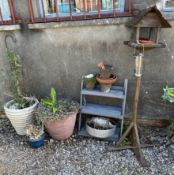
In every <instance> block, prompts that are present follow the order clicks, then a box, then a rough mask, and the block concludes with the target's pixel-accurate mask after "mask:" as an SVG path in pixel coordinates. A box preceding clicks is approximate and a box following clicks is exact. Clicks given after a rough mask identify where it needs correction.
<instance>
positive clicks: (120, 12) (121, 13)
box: [28, 0, 132, 23]
mask: <svg viewBox="0 0 174 175" xmlns="http://www.w3.org/2000/svg"><path fill="white" fill-rule="evenodd" d="M39 1H40V2H43V0H37V2H39ZM97 1H98V3H99V5H98V8H97V10H96V11H95V13H90V12H89V13H87V12H85V11H83V13H80V14H78V12H74V13H73V12H72V9H71V8H70V10H69V13H67V14H69V15H67V16H59V12H58V10H59V9H58V7H57V5H56V12H55V13H54V14H53V15H49V17H48V16H47V14H46V13H45V11H44V10H43V8H42V9H40V6H41V5H40V6H39V3H37V2H34V5H35V6H37V7H34V6H33V0H28V8H29V12H30V21H29V22H28V23H37V22H56V21H73V20H83V19H99V18H101V19H102V18H108V17H126V16H132V0H124V1H123V0H118V1H119V7H118V8H113V9H112V10H105V11H104V13H103V11H102V9H101V0H97ZM68 2H69V5H70V4H71V2H72V0H68ZM82 2H83V5H84V2H85V0H82ZM57 3H58V0H57V2H56V4H57ZM126 3H127V4H126ZM114 4H115V3H114V2H113V7H115V5H114ZM42 7H43V5H42ZM70 7H71V5H70ZM125 7H127V10H126V11H125ZM33 9H35V10H36V9H37V12H36V13H35V11H34V10H33ZM39 10H40V11H39ZM35 14H37V16H35ZM74 14H76V15H74Z"/></svg>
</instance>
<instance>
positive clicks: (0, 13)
mask: <svg viewBox="0 0 174 175" xmlns="http://www.w3.org/2000/svg"><path fill="white" fill-rule="evenodd" d="M0 18H1V24H4V20H3V16H2V11H1V8H0Z"/></svg>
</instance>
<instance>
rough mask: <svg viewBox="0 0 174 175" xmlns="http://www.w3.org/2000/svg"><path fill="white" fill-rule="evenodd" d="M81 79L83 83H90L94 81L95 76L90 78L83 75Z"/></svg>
mask: <svg viewBox="0 0 174 175" xmlns="http://www.w3.org/2000/svg"><path fill="white" fill-rule="evenodd" d="M83 81H84V82H85V83H89V82H91V83H96V77H91V78H87V77H84V78H83Z"/></svg>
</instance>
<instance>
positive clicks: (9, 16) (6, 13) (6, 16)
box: [0, 0, 18, 25]
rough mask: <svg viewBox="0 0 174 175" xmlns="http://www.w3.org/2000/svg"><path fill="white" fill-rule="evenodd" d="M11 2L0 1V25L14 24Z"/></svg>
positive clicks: (6, 0)
mask: <svg viewBox="0 0 174 175" xmlns="http://www.w3.org/2000/svg"><path fill="white" fill-rule="evenodd" d="M16 22H18V19H15V16H14V8H13V0H0V24H1V25H2V24H15V23H16Z"/></svg>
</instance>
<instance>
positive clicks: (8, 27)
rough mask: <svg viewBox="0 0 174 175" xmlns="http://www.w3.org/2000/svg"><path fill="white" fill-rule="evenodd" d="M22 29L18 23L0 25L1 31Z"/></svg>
mask: <svg viewBox="0 0 174 175" xmlns="http://www.w3.org/2000/svg"><path fill="white" fill-rule="evenodd" d="M20 29H21V27H20V25H19V24H17V25H1V26H0V32H3V31H13V30H20Z"/></svg>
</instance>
